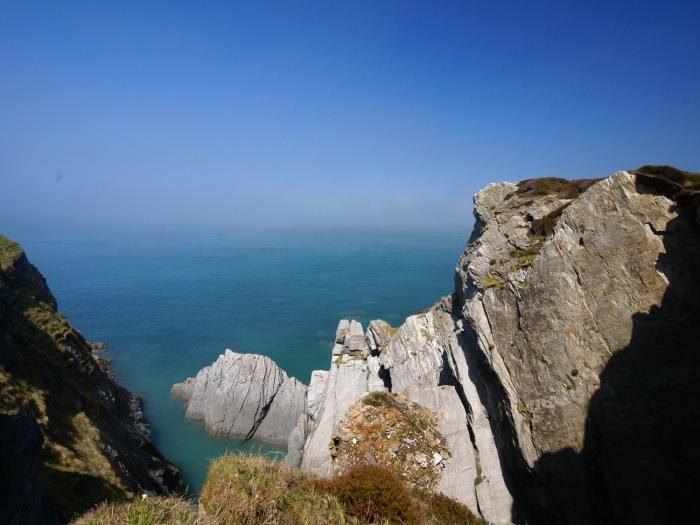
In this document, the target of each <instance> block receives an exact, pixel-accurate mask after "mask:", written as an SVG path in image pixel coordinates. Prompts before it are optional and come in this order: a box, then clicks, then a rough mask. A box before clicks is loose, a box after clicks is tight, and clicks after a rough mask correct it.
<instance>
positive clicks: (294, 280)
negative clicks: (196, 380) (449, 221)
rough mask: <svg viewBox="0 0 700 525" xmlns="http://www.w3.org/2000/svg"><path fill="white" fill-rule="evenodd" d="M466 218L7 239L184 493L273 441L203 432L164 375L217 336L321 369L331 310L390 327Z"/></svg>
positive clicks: (220, 346)
mask: <svg viewBox="0 0 700 525" xmlns="http://www.w3.org/2000/svg"><path fill="white" fill-rule="evenodd" d="M469 230H470V227H469V225H465V227H464V228H463V229H459V230H454V231H432V230H431V231H385V232H377V231H371V232H370V231H359V230H338V231H310V230H307V231H255V232H247V233H241V232H229V231H215V232H214V231H207V232H187V233H184V232H176V231H169V232H162V231H159V232H151V233H145V232H139V233H125V232H121V233H118V234H107V233H101V234H99V235H98V234H95V233H92V234H86V235H78V234H69V235H56V234H54V235H40V234H37V233H24V234H16V235H13V238H14V239H15V240H17V241H19V242H20V243H21V244H22V245H23V247H24V248H25V251H26V252H27V255H28V256H29V258H30V260H31V261H32V262H33V263H34V264H35V265H36V266H37V267H38V268H39V270H40V271H41V272H42V273H43V274H44V275H45V276H46V278H47V280H48V283H49V286H50V287H51V289H52V290H53V292H54V295H55V296H56V298H57V299H58V304H59V310H60V311H61V313H62V314H63V315H65V316H66V317H67V318H68V319H69V320H70V321H71V322H72V323H73V325H74V326H76V327H77V328H78V329H79V330H80V331H81V332H82V333H83V335H84V336H85V337H86V338H87V339H88V340H94V341H103V342H105V343H107V345H108V350H107V353H106V354H107V356H108V357H109V358H111V360H112V366H113V370H114V372H115V374H116V376H117V377H118V378H119V380H120V381H121V382H122V384H124V385H125V386H126V387H127V388H129V389H130V390H132V391H134V392H137V393H139V394H140V395H141V396H142V397H143V398H144V401H145V411H146V416H147V418H148V420H149V422H150V424H151V427H152V430H153V436H154V440H155V442H156V445H157V446H158V447H159V448H160V450H161V451H162V452H163V454H165V456H166V457H168V458H169V459H170V460H171V461H173V462H174V463H176V464H177V465H178V466H180V467H181V468H182V469H183V473H184V478H185V481H186V483H187V484H188V485H189V489H190V492H191V493H196V492H197V491H198V490H199V488H200V486H201V484H202V480H203V478H204V475H205V473H206V468H207V463H208V460H209V459H210V458H214V457H216V456H219V455H221V454H222V453H224V452H226V451H227V450H252V451H256V452H260V453H264V454H269V455H271V456H274V455H275V454H278V455H282V454H284V452H285V450H284V449H283V448H280V447H272V446H269V445H265V444H262V443H256V442H248V443H242V442H241V441H236V440H230V439H221V438H213V437H211V436H209V435H208V434H207V433H206V432H205V431H204V428H203V425H202V424H200V423H197V422H191V421H187V420H185V418H184V410H183V404H182V403H181V402H180V401H178V400H176V399H173V398H172V397H170V395H169V390H170V386H171V385H172V383H175V382H178V381H181V380H182V379H184V378H185V377H187V376H191V375H194V374H195V373H196V372H197V371H198V370H199V369H200V368H202V367H203V366H206V365H208V364H210V363H211V362H212V361H214V360H215V359H216V357H217V356H218V355H219V354H220V353H222V352H223V351H224V349H225V348H231V349H234V350H236V351H239V352H250V353H260V354H264V355H267V356H270V357H271V358H272V359H274V360H275V361H276V362H277V363H278V364H279V365H280V366H281V367H282V368H284V369H285V370H286V371H287V372H288V373H289V374H290V375H292V376H296V377H297V378H299V379H301V380H302V381H304V382H305V383H308V381H309V377H310V373H311V371H312V370H314V369H327V368H328V365H329V362H330V350H331V346H332V341H333V336H334V333H335V327H336V324H337V322H338V320H339V319H341V318H354V319H357V320H359V321H361V322H362V323H363V325H364V326H365V327H366V323H367V322H368V321H369V320H371V319H375V318H382V319H384V320H386V321H388V322H390V323H391V324H393V325H397V324H399V323H400V322H401V321H402V320H403V319H404V318H405V317H406V316H408V315H411V314H412V313H415V312H417V311H419V310H421V309H422V308H425V307H427V306H429V305H431V304H432V303H433V302H434V301H435V300H436V299H438V298H439V297H440V296H442V295H444V294H447V293H449V292H450V291H451V290H452V286H453V285H452V276H453V270H454V266H455V264H456V262H457V258H458V256H459V254H460V253H461V251H462V250H463V248H464V244H465V242H466V239H467V236H468V234H469ZM7 233H8V234H11V233H12V232H7Z"/></svg>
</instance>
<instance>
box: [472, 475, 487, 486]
mask: <svg viewBox="0 0 700 525" xmlns="http://www.w3.org/2000/svg"><path fill="white" fill-rule="evenodd" d="M485 479H486V478H485V477H483V476H482V475H481V474H479V475H478V476H477V477H475V478H474V486H475V487H477V486H479V485H480V484H481V483H483V481H484V480H485Z"/></svg>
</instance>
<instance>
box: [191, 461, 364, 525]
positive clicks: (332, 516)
mask: <svg viewBox="0 0 700 525" xmlns="http://www.w3.org/2000/svg"><path fill="white" fill-rule="evenodd" d="M199 502H200V505H201V508H202V511H203V512H204V513H205V514H206V515H207V516H209V517H210V518H211V519H213V520H215V523H217V524H218V523H221V524H229V523H231V524H234V523H235V524H241V525H252V524H270V525H272V524H285V525H286V524H295V525H316V524H335V523H338V524H344V523H351V522H349V521H348V520H347V518H346V516H345V511H344V509H343V507H342V505H341V504H340V503H339V502H338V500H337V499H336V498H335V497H334V496H333V495H331V494H327V493H322V492H319V491H318V490H316V488H314V486H313V485H312V484H309V483H304V478H303V476H302V474H301V472H300V471H299V470H297V469H290V468H288V467H285V466H284V465H281V464H279V463H273V462H270V461H268V460H266V459H264V458H262V457H260V456H246V455H234V454H229V455H226V456H223V457H220V458H218V459H216V460H214V461H213V462H212V463H211V464H210V465H209V470H208V472H207V478H206V481H205V482H204V487H202V492H201V494H200V498H199Z"/></svg>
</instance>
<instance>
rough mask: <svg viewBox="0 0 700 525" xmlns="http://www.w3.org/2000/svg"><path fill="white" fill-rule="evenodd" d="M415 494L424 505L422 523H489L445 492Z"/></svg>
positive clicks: (467, 524)
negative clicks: (444, 493)
mask: <svg viewBox="0 0 700 525" xmlns="http://www.w3.org/2000/svg"><path fill="white" fill-rule="evenodd" d="M414 496H415V497H416V499H417V500H418V501H419V502H420V504H422V505H421V507H423V508H422V509H421V511H422V512H421V514H422V515H423V516H422V519H421V523H435V524H440V525H443V524H448V523H449V524H451V525H452V524H460V525H487V523H486V521H484V520H483V519H482V518H480V517H477V516H474V514H472V513H471V511H470V510H469V509H468V508H467V507H466V506H464V505H462V504H461V503H457V502H456V501H455V500H453V499H452V498H448V497H447V496H445V495H443V494H434V493H430V492H417V491H416V492H414Z"/></svg>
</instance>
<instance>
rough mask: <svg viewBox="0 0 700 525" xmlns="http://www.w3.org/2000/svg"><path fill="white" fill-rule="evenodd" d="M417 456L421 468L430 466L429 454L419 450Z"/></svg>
mask: <svg viewBox="0 0 700 525" xmlns="http://www.w3.org/2000/svg"><path fill="white" fill-rule="evenodd" d="M415 457H416V463H418V465H420V467H421V468H428V456H426V455H425V454H423V453H421V452H418V453H417V454H416V456H415Z"/></svg>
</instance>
